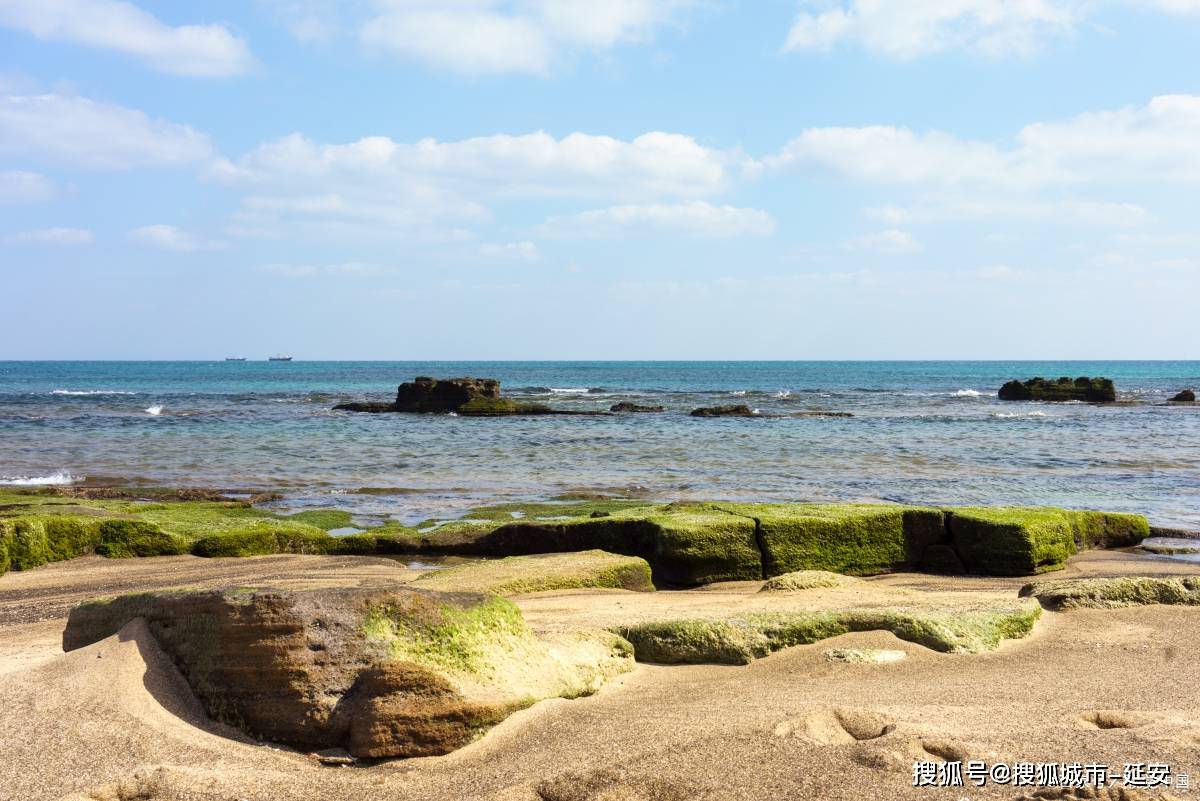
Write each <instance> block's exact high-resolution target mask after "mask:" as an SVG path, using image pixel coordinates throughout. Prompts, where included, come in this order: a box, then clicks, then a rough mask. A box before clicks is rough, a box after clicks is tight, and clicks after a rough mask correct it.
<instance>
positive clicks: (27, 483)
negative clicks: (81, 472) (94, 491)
mask: <svg viewBox="0 0 1200 801" xmlns="http://www.w3.org/2000/svg"><path fill="white" fill-rule="evenodd" d="M83 479H84V477H83V476H73V475H71V474H70V473H51V474H50V475H48V476H5V477H4V478H0V485H4V486H6V487H44V486H55V487H61V486H65V485H67V484H74V483H75V482H77V481H83Z"/></svg>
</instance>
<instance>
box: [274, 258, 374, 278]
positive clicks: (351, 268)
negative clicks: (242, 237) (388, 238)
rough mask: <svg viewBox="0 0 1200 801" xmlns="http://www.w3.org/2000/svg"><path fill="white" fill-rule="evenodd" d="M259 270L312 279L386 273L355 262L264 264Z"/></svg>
mask: <svg viewBox="0 0 1200 801" xmlns="http://www.w3.org/2000/svg"><path fill="white" fill-rule="evenodd" d="M259 269H260V270H262V271H264V272H268V273H275V274H277V275H283V276H287V277H288V278H312V277H314V276H318V275H335V276H371V275H381V274H383V273H385V272H387V271H386V270H384V269H383V268H382V267H380V266H379V265H377V264H366V263H364V262H357V261H351V262H345V263H342V264H326V265H315V264H264V265H262V266H261V267H259Z"/></svg>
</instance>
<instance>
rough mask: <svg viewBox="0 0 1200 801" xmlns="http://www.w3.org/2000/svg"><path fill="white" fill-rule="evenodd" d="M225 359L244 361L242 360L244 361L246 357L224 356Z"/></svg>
mask: <svg viewBox="0 0 1200 801" xmlns="http://www.w3.org/2000/svg"><path fill="white" fill-rule="evenodd" d="M225 361H227V362H244V361H246V357H245V356H226V357H225Z"/></svg>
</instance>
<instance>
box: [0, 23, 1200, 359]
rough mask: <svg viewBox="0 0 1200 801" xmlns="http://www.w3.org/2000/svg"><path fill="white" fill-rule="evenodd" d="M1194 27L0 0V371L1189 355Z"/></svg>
mask: <svg viewBox="0 0 1200 801" xmlns="http://www.w3.org/2000/svg"><path fill="white" fill-rule="evenodd" d="M1197 41H1200V0H798V1H797V0H756V1H755V2H751V1H750V0H740V2H739V0H608V1H607V2H605V3H596V2H592V1H591V0H340V1H339V0H236V1H235V0H209V2H205V3H191V2H180V1H176V2H150V0H136V2H125V0H0V280H2V281H3V284H2V286H3V292H2V293H0V297H3V298H4V302H3V304H2V308H3V312H2V313H0V359H210V358H217V359H219V358H222V357H225V356H232V355H244V356H248V357H250V358H263V357H265V356H266V355H268V354H271V353H288V354H291V355H293V356H295V357H296V358H297V359H465V360H483V359H1071V358H1079V359H1104V358H1109V359H1188V358H1200V317H1198V315H1197V309H1198V308H1200V306H1198V305H1197V300H1196V299H1197V298H1200V222H1198V220H1200V214H1198V212H1200V202H1198V198H1200V48H1198V47H1197V45H1196V42H1197Z"/></svg>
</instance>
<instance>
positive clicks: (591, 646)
mask: <svg viewBox="0 0 1200 801" xmlns="http://www.w3.org/2000/svg"><path fill="white" fill-rule="evenodd" d="M138 618H141V620H142V621H144V625H145V627H146V628H147V629H148V630H149V633H150V634H151V635H152V636H153V637H154V639H155V640H156V641H157V642H158V644H159V645H160V646H161V647H162V649H163V650H164V651H166V652H167V654H169V655H170V656H171V659H172V660H173V661H174V662H175V664H176V665H177V666H178V667H179V669H180V671H181V673H182V674H183V676H184V678H185V679H186V680H187V682H188V684H189V685H190V686H191V688H192V690H193V691H194V692H195V693H196V696H197V697H198V698H199V699H200V702H201V703H202V704H203V705H204V708H205V710H206V711H207V712H208V714H209V715H211V716H212V717H213V718H215V719H217V720H220V721H221V722H223V723H227V724H229V725H232V726H235V727H237V728H240V729H241V730H243V731H244V732H246V733H247V734H249V735H251V736H253V737H255V738H259V739H264V740H269V741H273V742H278V743H284V744H287V745H291V746H295V747H298V748H304V749H310V750H324V749H334V748H341V749H345V751H346V752H348V753H349V754H350V755H351V756H353V757H359V758H372V759H377V758H386V757H413V756H429V755H436V754H445V753H447V752H449V751H452V750H454V749H456V748H460V747H461V746H464V745H466V744H467V743H470V742H472V741H473V740H475V739H476V738H477V737H478V735H479V732H480V731H482V730H483V729H485V728H487V727H490V726H492V725H494V724H496V723H498V722H500V721H501V720H503V719H504V718H505V717H507V716H508V715H509V714H511V713H512V712H514V711H516V710H518V709H523V708H524V707H526V706H528V705H529V704H530V703H531V702H533V701H536V700H539V699H542V698H551V697H557V696H563V697H568V698H570V697H574V696H577V695H587V694H590V693H591V692H594V691H595V690H596V689H597V688H598V687H599V685H600V684H601V683H602V682H603V681H604V680H605V679H607V678H609V677H611V676H614V675H616V674H618V673H621V672H624V671H626V670H629V669H630V668H631V667H632V666H633V662H632V659H631V658H630V655H629V646H628V644H626V643H624V641H622V640H620V639H619V638H618V637H617V636H616V635H613V634H610V633H608V632H602V631H597V632H589V633H587V634H584V635H582V636H580V635H573V638H574V639H573V640H565V641H564V642H562V643H560V642H557V641H555V642H553V643H551V642H548V641H544V640H542V639H541V638H540V637H538V636H536V635H535V634H534V633H533V632H532V631H531V630H530V629H529V627H528V625H527V624H526V623H525V620H524V618H523V617H522V615H521V612H520V610H518V609H517V607H516V606H514V605H513V604H512V603H511V602H509V601H507V600H505V599H503V598H499V597H496V596H489V595H483V594H478V593H468V592H437V591H431V590H419V589H411V588H405V587H400V586H396V587H392V588H379V587H375V588H369V589H366V588H363V589H320V590H308V591H288V590H275V589H230V590H215V591H198V592H160V593H143V594H139V595H124V596H121V597H118V598H113V599H107V600H104V601H97V602H92V603H86V604H83V605H81V606H78V607H76V608H75V609H73V610H72V611H71V615H70V617H69V619H68V621H67V626H66V629H65V631H64V632H63V649H64V650H67V651H71V650H74V649H77V648H83V647H85V646H87V645H90V644H92V643H94V642H97V641H99V640H102V639H104V638H106V637H110V636H112V635H113V634H116V633H118V632H121V631H123V630H125V627H126V626H127V625H128V624H130V623H131V622H132V621H135V620H136V619H138Z"/></svg>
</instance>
